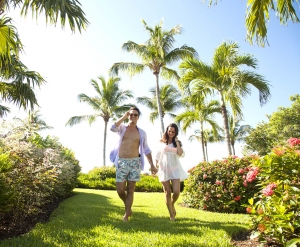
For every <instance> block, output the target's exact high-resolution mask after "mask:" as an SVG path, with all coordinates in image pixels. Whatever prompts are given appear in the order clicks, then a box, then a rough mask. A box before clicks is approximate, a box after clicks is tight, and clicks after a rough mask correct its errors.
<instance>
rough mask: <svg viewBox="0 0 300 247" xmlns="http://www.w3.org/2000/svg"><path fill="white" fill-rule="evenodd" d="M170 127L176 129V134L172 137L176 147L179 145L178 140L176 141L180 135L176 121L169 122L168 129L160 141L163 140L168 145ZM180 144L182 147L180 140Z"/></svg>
mask: <svg viewBox="0 0 300 247" xmlns="http://www.w3.org/2000/svg"><path fill="white" fill-rule="evenodd" d="M170 127H173V128H174V129H175V136H174V137H173V139H172V143H173V145H174V147H177V145H176V142H175V137H176V136H178V126H177V125H176V124H174V123H171V124H169V126H168V127H167V129H166V131H165V133H164V134H163V136H162V138H161V140H160V141H161V142H163V143H166V145H168V140H169V135H168V129H169V128H170ZM178 141H179V140H178ZM179 144H180V147H181V146H182V143H181V141H179Z"/></svg>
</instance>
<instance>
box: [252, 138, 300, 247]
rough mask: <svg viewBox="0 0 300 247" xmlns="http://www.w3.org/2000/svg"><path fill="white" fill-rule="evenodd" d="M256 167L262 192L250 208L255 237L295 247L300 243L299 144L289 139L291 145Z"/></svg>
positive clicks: (274, 152)
mask: <svg viewBox="0 0 300 247" xmlns="http://www.w3.org/2000/svg"><path fill="white" fill-rule="evenodd" d="M254 165H255V166H256V167H257V168H258V169H259V171H260V172H259V174H258V180H259V181H260V182H259V189H260V190H259V193H258V194H257V195H255V196H254V197H253V198H251V199H250V200H249V203H250V205H249V206H248V207H247V212H249V213H250V214H251V216H252V222H253V228H254V229H255V230H254V232H253V237H259V239H260V240H261V241H265V240H266V239H272V240H274V241H276V242H277V243H281V244H282V245H283V246H296V245H295V244H296V243H300V140H299V139H297V138H290V139H289V140H288V145H286V146H281V147H275V148H273V150H272V152H270V153H269V154H268V155H266V156H264V157H263V158H261V159H259V160H256V161H255V162H254ZM298 246H300V244H298Z"/></svg>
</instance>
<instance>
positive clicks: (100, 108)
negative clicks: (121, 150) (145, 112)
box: [66, 76, 134, 166]
mask: <svg viewBox="0 0 300 247" xmlns="http://www.w3.org/2000/svg"><path fill="white" fill-rule="evenodd" d="M98 79H99V80H100V83H101V84H100V85H99V84H98V82H97V81H96V80H91V85H92V86H93V87H94V89H95V91H96V93H97V95H96V96H94V97H90V96H87V95H86V94H79V95H78V100H79V101H80V102H84V103H87V104H88V105H89V106H91V107H92V108H93V110H94V111H95V113H94V114H92V115H83V116H74V117H71V118H70V119H69V120H68V122H67V123H66V126H73V125H75V124H78V123H81V122H83V121H88V123H89V124H90V125H91V124H92V123H94V122H95V121H96V120H97V118H98V117H101V118H102V119H103V120H104V138H103V139H104V141H103V166H106V161H105V160H106V156H105V154H106V136H107V124H108V121H109V119H110V118H115V117H117V116H120V114H122V113H124V112H125V111H127V110H129V108H130V107H132V106H134V105H132V104H124V105H123V104H122V102H124V101H126V100H128V99H129V98H132V97H133V95H132V92H131V91H130V90H124V91H123V90H121V89H119V81H120V80H121V79H120V78H119V77H109V78H108V80H107V81H106V80H105V78H104V77H103V76H100V77H98Z"/></svg>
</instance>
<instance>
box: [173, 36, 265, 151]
mask: <svg viewBox="0 0 300 247" xmlns="http://www.w3.org/2000/svg"><path fill="white" fill-rule="evenodd" d="M242 66H247V67H251V68H253V69H255V68H257V60H256V59H255V58H253V56H251V55H249V54H242V55H240V54H239V46H238V44H237V43H235V42H223V43H222V44H221V45H220V46H219V47H218V48H217V49H216V50H215V53H214V56H213V61H212V64H211V65H208V64H206V63H204V62H203V61H201V60H196V59H189V60H186V61H184V62H182V63H181V64H180V65H179V68H180V70H181V73H182V78H181V80H180V82H179V86H180V87H181V88H182V89H183V90H184V91H185V92H189V91H190V90H192V91H193V93H196V94H199V95H203V96H208V95H214V94H215V93H217V94H218V96H219V100H220V105H221V113H222V118H223V127H224V133H225V141H226V144H227V149H228V154H229V155H231V154H232V152H231V142H230V133H229V124H228V110H227V103H229V104H230V106H231V109H232V112H233V114H234V116H242V110H241V109H242V97H245V96H246V95H250V94H251V86H253V87H255V88H256V89H257V90H258V91H259V101H260V104H261V105H264V104H265V103H266V102H267V101H268V99H269V97H270V89H269V85H268V83H267V81H266V80H265V79H264V78H263V76H261V75H259V74H256V73H254V72H252V71H248V70H242V69H241V67H242ZM191 88H192V89H191Z"/></svg>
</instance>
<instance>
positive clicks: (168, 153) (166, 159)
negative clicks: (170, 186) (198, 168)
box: [156, 142, 188, 182]
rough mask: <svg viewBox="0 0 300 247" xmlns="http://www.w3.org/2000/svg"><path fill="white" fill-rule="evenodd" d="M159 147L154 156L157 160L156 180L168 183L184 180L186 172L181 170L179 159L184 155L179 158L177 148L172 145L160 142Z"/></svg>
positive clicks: (186, 175)
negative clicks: (172, 180)
mask: <svg viewBox="0 0 300 247" xmlns="http://www.w3.org/2000/svg"><path fill="white" fill-rule="evenodd" d="M159 145H160V147H159V149H158V152H157V154H156V160H158V165H159V167H158V172H157V175H158V178H159V181H160V182H164V181H168V180H171V179H180V181H183V180H185V179H186V178H187V177H188V174H187V172H186V171H185V170H184V169H183V168H182V166H181V164H180V161H179V157H183V155H184V154H182V155H181V156H179V155H178V154H177V148H175V147H174V145H173V143H171V144H168V145H166V144H165V143H162V142H160V144H159Z"/></svg>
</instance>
